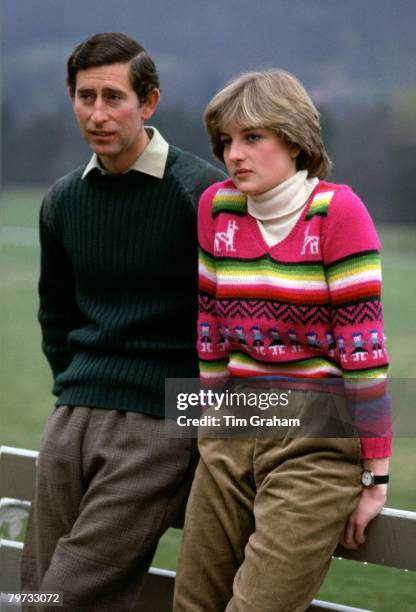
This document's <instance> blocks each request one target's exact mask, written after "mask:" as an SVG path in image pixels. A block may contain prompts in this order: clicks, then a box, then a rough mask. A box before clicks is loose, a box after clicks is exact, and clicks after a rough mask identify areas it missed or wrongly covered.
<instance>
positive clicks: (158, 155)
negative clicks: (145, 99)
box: [81, 126, 169, 179]
mask: <svg viewBox="0 0 416 612" xmlns="http://www.w3.org/2000/svg"><path fill="white" fill-rule="evenodd" d="M145 129H146V132H147V134H148V136H149V137H150V141H149V144H148V145H147V147H146V148H145V150H144V151H143V153H142V154H141V155H139V157H138V158H137V159H136V161H135V162H134V163H133V164H132V165H131V166H130V168H129V169H128V170H126V172H129V171H130V170H136V171H137V172H143V173H144V174H150V176H154V177H156V178H159V179H162V178H163V175H164V173H165V167H166V160H167V158H168V152H169V145H168V143H167V142H166V140H165V139H164V138H163V136H162V135H161V133H160V132H159V131H158V130H157V129H156V128H155V127H151V126H148V127H147V126H146V128H145ZM94 168H98V169H99V170H100V172H101V173H102V174H107V172H106V171H105V169H104V168H103V167H102V165H101V164H100V160H99V159H98V155H97V154H96V153H93V155H92V157H91V159H90V161H89V162H88V164H87V166H86V167H85V170H84V172H83V173H82V177H81V178H85V177H86V176H87V174H89V173H90V172H91V170H93V169H94ZM124 174H125V173H124Z"/></svg>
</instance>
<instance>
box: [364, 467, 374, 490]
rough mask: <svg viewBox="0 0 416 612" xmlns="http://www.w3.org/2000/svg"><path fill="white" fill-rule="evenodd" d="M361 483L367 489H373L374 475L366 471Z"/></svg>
mask: <svg viewBox="0 0 416 612" xmlns="http://www.w3.org/2000/svg"><path fill="white" fill-rule="evenodd" d="M361 482H362V483H363V485H364V486H365V487H371V485H372V484H373V474H372V473H371V472H368V471H367V470H364V472H363V473H362V474H361Z"/></svg>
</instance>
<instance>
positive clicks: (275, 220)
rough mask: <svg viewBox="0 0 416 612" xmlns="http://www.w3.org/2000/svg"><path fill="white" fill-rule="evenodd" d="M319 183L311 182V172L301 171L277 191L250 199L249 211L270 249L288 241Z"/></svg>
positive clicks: (248, 203) (275, 189) (248, 202)
mask: <svg viewBox="0 0 416 612" xmlns="http://www.w3.org/2000/svg"><path fill="white" fill-rule="evenodd" d="M318 182H319V179H317V178H313V179H308V172H307V170H299V171H298V172H296V174H294V175H293V176H291V177H290V178H288V179H287V180H286V181H284V182H283V183H280V185H277V187H274V188H273V189H270V190H269V191H266V192H265V193H262V194H260V195H257V196H248V197H247V210H248V212H249V214H250V215H251V216H252V217H254V218H255V219H256V221H257V225H258V226H259V228H260V231H261V233H262V235H263V238H264V240H265V241H266V243H267V244H268V246H272V245H274V244H277V243H278V242H280V241H281V240H283V238H285V237H286V236H287V235H288V234H289V232H290V231H291V229H292V228H293V227H294V225H295V223H296V221H297V220H298V219H299V217H300V215H301V214H302V211H303V208H304V206H305V204H306V202H307V200H308V198H309V196H310V195H311V193H312V191H313V190H314V188H315V187H316V185H317V184H318Z"/></svg>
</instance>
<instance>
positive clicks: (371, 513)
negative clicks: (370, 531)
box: [339, 484, 387, 550]
mask: <svg viewBox="0 0 416 612" xmlns="http://www.w3.org/2000/svg"><path fill="white" fill-rule="evenodd" d="M386 499H387V485H384V484H383V485H375V486H374V487H371V488H368V489H366V488H364V489H363V491H362V493H361V497H360V501H359V503H358V506H357V508H356V509H355V510H354V512H352V513H351V514H350V516H349V517H348V519H347V522H346V525H345V529H344V531H343V533H342V535H341V538H340V540H339V543H340V544H342V546H344V547H345V548H350V549H353V550H356V549H357V548H358V547H359V546H360V545H361V544H364V542H365V535H364V532H365V529H366V527H367V525H368V524H369V523H370V521H372V520H373V518H375V517H376V516H377V514H379V513H380V512H381V510H382V509H383V506H384V504H385V502H386Z"/></svg>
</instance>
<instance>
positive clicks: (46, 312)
mask: <svg viewBox="0 0 416 612" xmlns="http://www.w3.org/2000/svg"><path fill="white" fill-rule="evenodd" d="M53 205H54V201H53V195H52V194H51V193H49V194H47V195H46V196H45V199H44V201H43V203H42V207H41V210H40V220H39V237H40V247H41V262H40V278H39V312H38V319H39V323H40V326H41V333H42V350H43V352H44V354H45V356H46V358H47V360H48V362H49V365H50V367H51V370H52V374H53V378H54V387H53V393H54V394H55V395H59V393H60V391H61V388H60V386H59V383H58V382H57V377H58V376H59V374H60V373H61V372H64V371H65V370H66V368H67V367H68V365H69V364H70V362H71V359H72V354H71V352H70V349H69V346H68V334H69V332H70V331H71V330H73V329H75V328H76V327H78V326H79V324H80V322H81V321H82V320H83V317H82V314H81V312H80V310H79V308H78V306H77V303H76V298H75V282H74V275H73V269H72V265H71V263H70V261H69V258H68V255H67V253H66V251H65V249H64V247H63V245H62V242H61V239H60V237H59V232H58V231H57V230H56V228H55V224H54V220H53Z"/></svg>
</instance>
